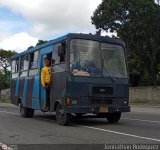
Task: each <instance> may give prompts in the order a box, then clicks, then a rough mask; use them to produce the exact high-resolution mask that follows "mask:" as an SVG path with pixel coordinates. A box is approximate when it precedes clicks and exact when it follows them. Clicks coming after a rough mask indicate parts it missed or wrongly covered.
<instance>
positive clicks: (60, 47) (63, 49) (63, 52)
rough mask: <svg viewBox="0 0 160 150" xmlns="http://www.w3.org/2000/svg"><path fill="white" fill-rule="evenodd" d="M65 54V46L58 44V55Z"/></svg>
mask: <svg viewBox="0 0 160 150" xmlns="http://www.w3.org/2000/svg"><path fill="white" fill-rule="evenodd" d="M64 55H65V48H64V47H63V46H58V56H59V57H63V56H64Z"/></svg>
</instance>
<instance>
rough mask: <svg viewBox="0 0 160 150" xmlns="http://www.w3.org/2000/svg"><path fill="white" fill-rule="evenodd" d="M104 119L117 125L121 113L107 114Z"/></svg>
mask: <svg viewBox="0 0 160 150" xmlns="http://www.w3.org/2000/svg"><path fill="white" fill-rule="evenodd" d="M106 117H107V120H108V122H109V123H117V122H118V121H119V120H120V118H121V113H108V114H107V116H106Z"/></svg>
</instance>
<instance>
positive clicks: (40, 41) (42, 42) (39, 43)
mask: <svg viewBox="0 0 160 150" xmlns="http://www.w3.org/2000/svg"><path fill="white" fill-rule="evenodd" d="M47 42H48V41H46V40H45V41H43V40H38V43H37V44H36V46H39V45H42V44H44V43H47Z"/></svg>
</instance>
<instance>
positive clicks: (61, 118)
mask: <svg viewBox="0 0 160 150" xmlns="http://www.w3.org/2000/svg"><path fill="white" fill-rule="evenodd" d="M69 119H70V115H69V114H68V113H67V112H66V111H65V109H64V108H63V107H62V105H61V104H58V105H57V107H56V120H57V123H58V124H60V125H62V126H64V125H67V124H68V123H69Z"/></svg>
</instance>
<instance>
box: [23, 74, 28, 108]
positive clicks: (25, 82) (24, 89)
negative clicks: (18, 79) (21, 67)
mask: <svg viewBox="0 0 160 150" xmlns="http://www.w3.org/2000/svg"><path fill="white" fill-rule="evenodd" d="M27 85H28V78H27V77H26V78H25V80H24V86H23V96H22V102H23V105H24V106H25V104H26V100H27V99H26V92H27Z"/></svg>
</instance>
